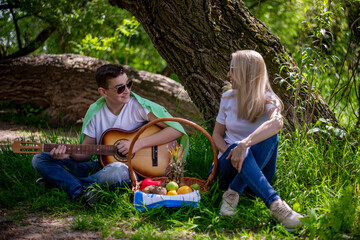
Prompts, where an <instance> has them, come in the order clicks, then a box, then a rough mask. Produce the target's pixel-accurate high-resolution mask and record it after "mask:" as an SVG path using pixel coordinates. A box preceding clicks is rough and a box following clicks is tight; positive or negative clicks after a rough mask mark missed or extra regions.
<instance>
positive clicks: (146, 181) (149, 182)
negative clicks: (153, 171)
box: [140, 178, 161, 191]
mask: <svg viewBox="0 0 360 240" xmlns="http://www.w3.org/2000/svg"><path fill="white" fill-rule="evenodd" d="M160 183H161V181H154V180H152V179H151V178H145V179H144V180H143V181H142V183H141V186H140V191H142V190H143V189H144V188H146V187H147V186H151V185H155V186H159V184H160Z"/></svg>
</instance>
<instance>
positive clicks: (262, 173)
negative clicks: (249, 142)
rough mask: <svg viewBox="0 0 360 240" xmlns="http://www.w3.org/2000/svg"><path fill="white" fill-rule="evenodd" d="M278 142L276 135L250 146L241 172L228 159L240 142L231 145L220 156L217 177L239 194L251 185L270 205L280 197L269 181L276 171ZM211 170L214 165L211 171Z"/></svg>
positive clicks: (267, 204)
mask: <svg viewBox="0 0 360 240" xmlns="http://www.w3.org/2000/svg"><path fill="white" fill-rule="evenodd" d="M278 144H279V138H278V136H277V135H274V136H272V137H270V138H268V139H266V140H264V141H262V142H260V143H258V144H256V145H254V146H251V147H250V148H248V151H247V154H246V157H245V160H244V162H243V165H242V168H241V172H240V173H238V172H237V170H236V169H235V168H234V167H233V166H232V164H231V160H230V159H228V160H227V159H226V157H227V156H228V155H229V153H230V150H231V149H233V148H235V147H236V146H237V145H238V143H234V144H232V145H230V147H229V148H228V149H227V150H226V151H225V152H224V154H223V155H222V156H221V157H220V158H219V165H218V166H219V168H218V171H217V174H216V177H219V178H220V183H221V184H223V185H225V186H228V188H230V189H232V190H234V191H236V192H238V193H239V195H240V194H241V193H243V191H244V189H245V187H249V188H250V189H251V190H252V191H253V192H254V193H255V194H256V195H257V196H258V197H260V198H261V199H262V200H263V201H264V203H265V204H266V206H268V207H269V206H270V204H271V203H272V202H274V201H276V200H278V199H280V197H279V195H278V194H277V193H276V192H275V190H274V189H273V188H272V186H271V185H270V183H269V182H271V180H272V178H273V176H274V174H275V171H276V158H277V148H278ZM211 170H212V167H211V168H210V171H209V173H210V172H211Z"/></svg>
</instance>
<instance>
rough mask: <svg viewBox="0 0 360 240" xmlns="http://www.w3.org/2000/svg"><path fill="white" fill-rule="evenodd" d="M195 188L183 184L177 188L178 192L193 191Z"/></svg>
mask: <svg viewBox="0 0 360 240" xmlns="http://www.w3.org/2000/svg"><path fill="white" fill-rule="evenodd" d="M192 191H193V190H192V189H191V187H189V186H182V187H180V188H179V189H178V190H177V194H187V193H191V192H192Z"/></svg>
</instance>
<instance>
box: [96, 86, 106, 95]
mask: <svg viewBox="0 0 360 240" xmlns="http://www.w3.org/2000/svg"><path fill="white" fill-rule="evenodd" d="M98 92H99V93H100V95H101V96H106V95H107V94H106V90H105V89H104V88H102V87H99V88H98Z"/></svg>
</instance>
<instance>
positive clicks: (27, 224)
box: [0, 122, 112, 240]
mask: <svg viewBox="0 0 360 240" xmlns="http://www.w3.org/2000/svg"><path fill="white" fill-rule="evenodd" d="M40 136H41V132H39V131H38V130H37V129H35V128H31V127H27V126H20V125H16V124H11V123H4V122H1V123H0V145H5V144H8V143H9V142H10V143H12V142H13V141H15V140H30V139H32V138H34V139H35V140H37V139H39V137H40ZM72 220H73V216H67V217H58V216H47V215H45V214H43V213H41V212H36V213H33V212H29V211H27V210H26V209H25V207H18V208H16V209H12V210H9V209H4V208H0V240H10V239H27V240H29V239H76V240H89V239H102V237H101V235H100V233H97V232H81V231H75V230H72V229H71V222H72ZM108 239H112V238H108Z"/></svg>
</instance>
